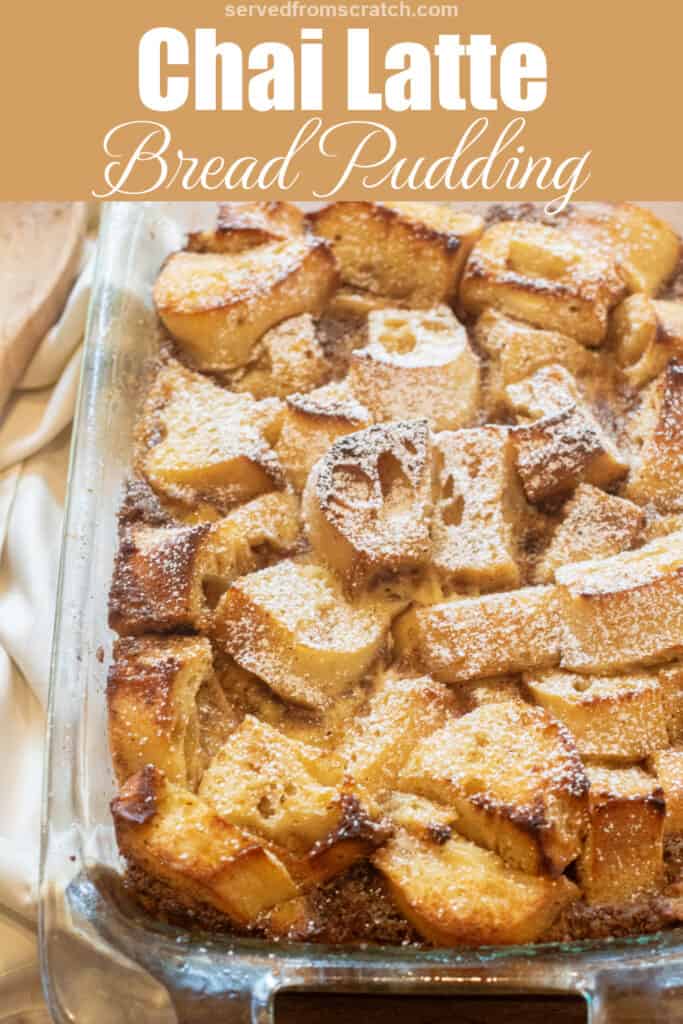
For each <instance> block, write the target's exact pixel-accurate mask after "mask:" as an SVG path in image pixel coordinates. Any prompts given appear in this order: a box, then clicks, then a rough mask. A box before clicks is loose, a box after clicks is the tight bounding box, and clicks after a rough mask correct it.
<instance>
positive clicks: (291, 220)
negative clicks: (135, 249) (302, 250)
mask: <svg viewBox="0 0 683 1024" xmlns="http://www.w3.org/2000/svg"><path fill="white" fill-rule="evenodd" d="M305 228H306V221H305V218H304V214H303V211H302V210H300V209H299V207H298V206H295V205H294V204H293V203H279V202H270V203H220V204H219V206H218V218H217V220H216V227H215V228H214V230H212V231H192V232H191V233H190V234H189V235H188V239H187V248H188V249H189V250H190V252H242V251H243V250H244V249H253V248H254V247H255V246H257V245H265V244H266V243H267V242H278V241H282V240H283V239H286V238H291V237H296V236H298V235H303V234H304V231H305Z"/></svg>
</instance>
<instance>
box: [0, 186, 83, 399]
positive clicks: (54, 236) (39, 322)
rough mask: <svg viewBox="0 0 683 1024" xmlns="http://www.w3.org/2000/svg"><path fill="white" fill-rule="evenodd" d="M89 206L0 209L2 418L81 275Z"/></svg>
mask: <svg viewBox="0 0 683 1024" xmlns="http://www.w3.org/2000/svg"><path fill="white" fill-rule="evenodd" d="M86 224H87V208H86V204H85V203H0V414H2V410H3V407H4V405H5V403H6V402H7V399H8V397H9V395H10V394H11V392H12V389H13V388H14V386H15V385H16V384H17V382H18V381H19V380H20V379H21V376H22V374H23V372H24V370H25V369H26V367H27V366H28V363H29V361H30V360H31V357H32V356H33V354H34V352H35V351H36V349H37V347H38V345H39V343H40V341H41V340H42V338H43V336H44V335H45V333H46V332H47V331H48V330H49V328H50V327H51V326H52V325H53V324H54V322H55V321H56V320H57V318H58V317H59V314H60V313H61V311H62V309H63V307H64V303H65V302H66V299H67V296H68V294H69V289H70V288H71V285H72V284H73V281H74V278H75V277H76V274H77V273H78V269H79V259H80V254H81V245H82V242H83V238H84V235H85V230H86Z"/></svg>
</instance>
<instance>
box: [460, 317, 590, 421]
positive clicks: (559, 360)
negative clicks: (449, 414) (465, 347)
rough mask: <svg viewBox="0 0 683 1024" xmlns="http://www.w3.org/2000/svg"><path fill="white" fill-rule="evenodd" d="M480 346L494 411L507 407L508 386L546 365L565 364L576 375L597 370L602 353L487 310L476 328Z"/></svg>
mask: <svg viewBox="0 0 683 1024" xmlns="http://www.w3.org/2000/svg"><path fill="white" fill-rule="evenodd" d="M474 336H475V339H476V341H477V344H478V346H479V347H480V349H482V350H483V351H484V352H485V353H486V355H487V356H488V357H489V363H488V367H487V374H486V385H485V393H486V399H487V403H488V405H489V407H490V409H491V411H492V412H494V413H496V412H502V411H504V410H505V409H506V408H507V401H506V395H505V389H506V388H507V387H508V385H509V384H516V383H517V382H518V381H520V380H524V378H525V377H528V376H530V375H531V374H533V373H535V372H536V370H540V369H541V367H543V366H550V365H551V364H555V365H557V366H563V367H564V368H565V370H568V371H569V373H571V374H572V375H573V376H574V377H578V378H589V379H590V377H591V376H593V375H595V374H596V373H597V370H598V359H599V357H598V355H597V354H596V353H595V352H591V351H590V350H589V349H586V348H585V347H584V346H583V345H581V344H580V342H578V341H575V340H574V338H571V337H570V336H569V335H568V334H560V333H559V332H558V331H544V330H541V329H539V328H537V327H532V326H531V325H530V324H525V323H522V322H521V321H520V320H511V319H510V317H507V316H504V315H503V314H502V313H499V312H498V311H497V310H495V309H486V310H485V311H484V312H483V313H482V314H481V316H480V317H479V318H478V320H477V323H476V325H475V329H474Z"/></svg>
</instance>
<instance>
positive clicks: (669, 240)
mask: <svg viewBox="0 0 683 1024" xmlns="http://www.w3.org/2000/svg"><path fill="white" fill-rule="evenodd" d="M610 229H611V234H612V236H613V238H614V241H615V244H616V250H617V263H618V266H619V272H620V273H621V276H622V277H623V279H624V280H625V282H626V285H627V287H628V289H629V291H631V292H646V293H647V294H648V295H655V294H656V292H657V291H658V290H659V289H660V288H661V286H662V285H663V284H665V283H666V282H667V281H668V279H669V278H670V277H671V275H672V274H673V272H674V270H675V269H676V266H677V265H678V261H679V259H680V255H681V241H680V238H679V237H678V235H677V234H676V232H675V231H674V230H673V228H671V227H670V226H669V225H668V224H667V223H666V222H665V221H663V220H661V219H660V218H659V217H657V216H655V214H654V213H652V211H651V210H647V209H645V208H644V207H642V206H636V205H635V204H634V203H619V205H618V206H617V207H616V208H615V209H614V211H613V213H612V216H611V218H610Z"/></svg>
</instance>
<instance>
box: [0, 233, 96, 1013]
mask: <svg viewBox="0 0 683 1024" xmlns="http://www.w3.org/2000/svg"><path fill="white" fill-rule="evenodd" d="M93 263H94V240H93V238H92V237H89V238H88V239H87V240H86V243H85V245H84V251H83V258H82V267H81V273H80V276H79V277H78V279H77V281H76V283H75V284H74V286H73V289H72V291H71V294H70V296H69V298H68V301H67V304H66V306H65V308H64V310H63V312H62V315H61V317H60V319H59V320H58V322H57V323H56V324H55V325H54V326H53V327H52V329H51V330H50V331H49V332H48V333H47V335H46V336H45V338H44V339H43V341H42V342H41V344H40V346H39V348H38V350H37V352H36V354H35V356H34V357H33V359H32V361H31V363H30V365H29V367H28V369H27V370H26V373H25V374H24V377H23V379H22V381H21V382H20V384H19V386H18V388H17V389H16V391H15V393H14V395H13V396H12V398H11V399H10V403H9V405H8V407H7V409H6V412H5V415H4V417H3V418H1V419H0V750H2V760H1V762H0V764H1V765H2V784H1V785H0V1021H1V1020H3V1019H4V1018H5V1015H6V1014H7V1013H15V1012H16V1010H17V1009H21V1008H22V1007H21V1006H17V1003H16V1000H17V998H20V997H21V998H24V997H25V999H28V998H29V995H30V993H29V992H28V991H27V988H28V987H33V988H34V993H33V996H34V998H38V996H37V993H38V991H39V990H38V988H37V969H36V948H35V936H34V924H35V911H36V890H37V876H38V857H39V847H40V799H41V788H42V758H43V734H44V723H45V710H46V706H47V691H48V674H49V660H50V645H51V634H52V620H53V615H54V604H55V593H56V586H57V572H58V566H59V549H60V542H61V529H62V513H63V504H64V494H65V489H66V473H67V465H68V457H69V440H70V438H69V434H70V431H69V429H68V428H69V425H70V423H71V420H72V417H73V411H74V405H75V401H76V392H77V387H78V374H79V368H80V357H81V341H82V338H83V331H84V326H85V318H86V312H87V306H88V300H89V297H90V286H91V281H92V273H93ZM19 990H22V991H19ZM22 992H23V996H22ZM28 1005H29V1004H28V1003H26V1004H25V1008H28ZM31 1005H33V1004H31ZM20 1019H21V1018H20V1017H18V1018H17V1017H14V1016H12V1020H13V1021H14V1020H20Z"/></svg>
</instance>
